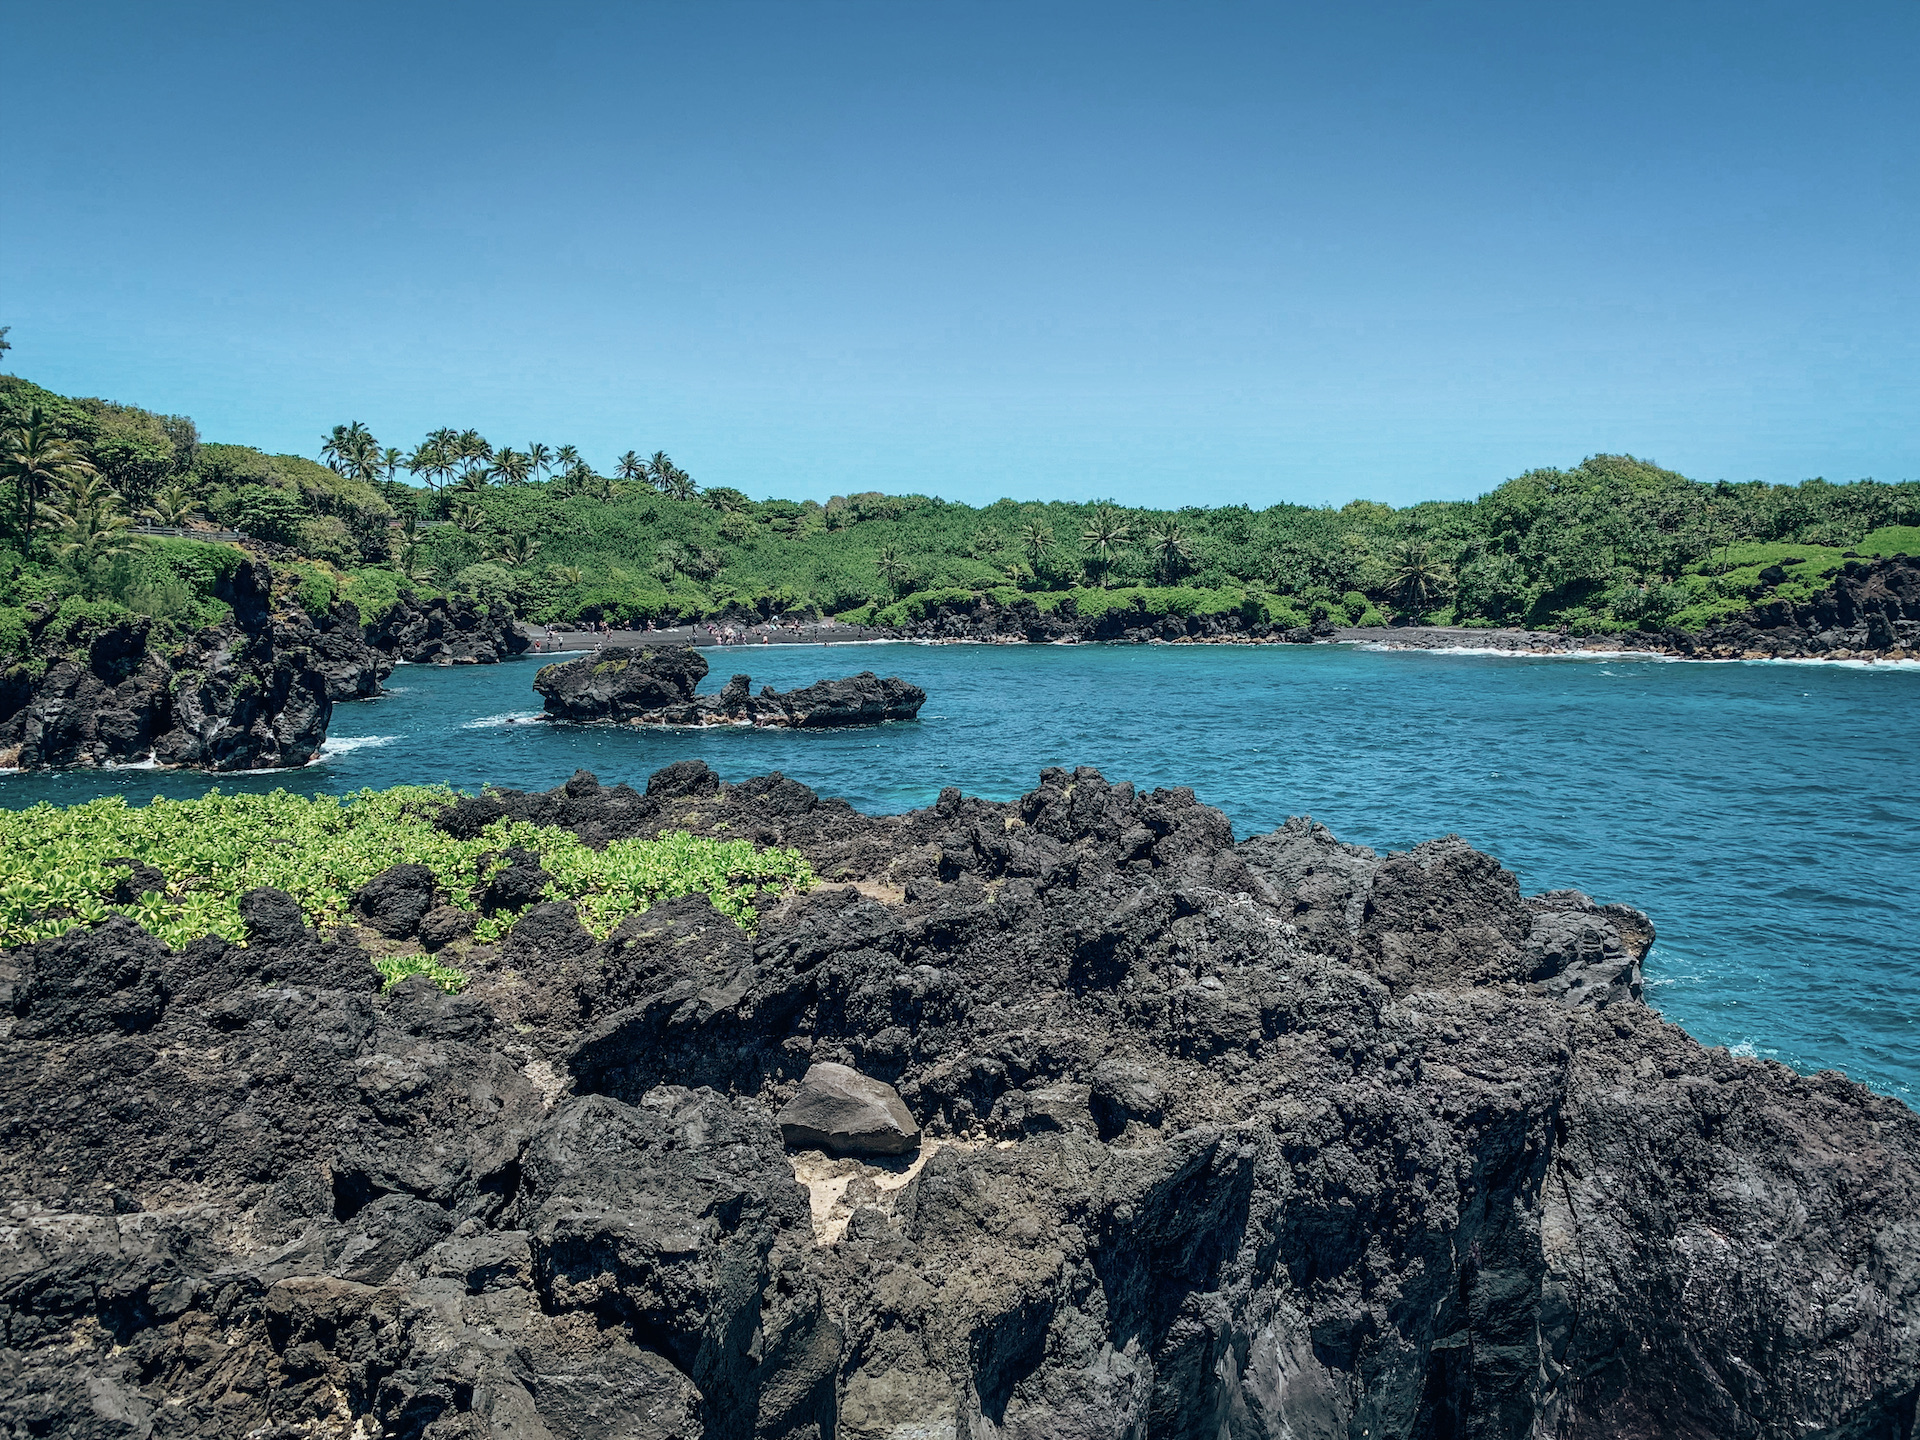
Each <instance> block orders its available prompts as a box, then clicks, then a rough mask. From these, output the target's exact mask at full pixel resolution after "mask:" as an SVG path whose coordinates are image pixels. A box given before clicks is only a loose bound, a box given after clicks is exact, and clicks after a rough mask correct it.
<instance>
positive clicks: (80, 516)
mask: <svg viewBox="0 0 1920 1440" xmlns="http://www.w3.org/2000/svg"><path fill="white" fill-rule="evenodd" d="M54 513H55V514H56V515H57V516H58V517H59V524H60V539H58V540H57V541H55V542H54V546H53V550H54V553H55V554H56V555H58V556H59V557H60V558H61V559H63V560H65V561H67V562H68V563H69V564H71V565H72V566H73V568H74V569H75V570H76V571H78V572H79V573H80V574H82V575H85V574H88V573H89V572H91V571H92V570H93V568H94V566H96V565H98V564H99V563H100V562H101V561H102V560H111V559H112V558H113V557H114V556H116V555H124V554H126V553H127V551H129V550H131V549H132V548H133V547H134V544H135V540H134V537H133V536H132V535H131V534H130V533H129V532H130V531H131V530H132V529H133V521H132V520H131V519H129V518H128V516H127V514H126V512H125V511H124V510H122V509H121V508H120V496H119V493H118V492H117V491H116V490H114V488H113V487H112V486H111V485H109V484H107V482H106V480H105V479H104V478H103V477H102V476H101V475H100V474H99V473H98V472H97V471H93V470H88V471H86V472H84V473H78V474H75V475H72V476H71V477H69V479H68V480H67V484H66V495H65V497H64V500H63V504H62V506H61V508H60V509H59V510H57V511H55V512H54Z"/></svg>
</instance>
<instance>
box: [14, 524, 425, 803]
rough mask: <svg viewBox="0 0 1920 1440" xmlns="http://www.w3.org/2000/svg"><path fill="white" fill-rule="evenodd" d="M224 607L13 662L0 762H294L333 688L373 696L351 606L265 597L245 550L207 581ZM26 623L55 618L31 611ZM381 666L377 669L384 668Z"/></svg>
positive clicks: (269, 586) (309, 751)
mask: <svg viewBox="0 0 1920 1440" xmlns="http://www.w3.org/2000/svg"><path fill="white" fill-rule="evenodd" d="M215 590H216V594H217V596H218V598H219V599H221V600H223V601H225V602H226V603H227V604H228V605H229V606H231V607H232V612H233V613H232V615H231V616H230V617H229V618H228V619H227V620H225V621H222V622H221V623H220V624H218V625H213V626H209V627H207V628H205V629H203V630H200V631H198V632H196V633H195V634H193V635H191V636H190V637H188V638H187V639H186V640H184V641H182V642H180V643H178V644H174V645H163V644H161V643H159V641H158V637H156V636H155V635H154V633H153V624H152V622H151V621H148V620H129V621H123V622H121V623H119V624H116V625H112V626H108V627H106V628H104V629H102V630H101V631H99V632H98V633H96V634H95V635H94V636H93V637H92V639H91V640H90V641H89V642H88V644H87V647H86V650H85V652H84V654H81V655H77V656H76V655H65V654H58V655H53V656H43V657H40V658H41V659H42V660H43V662H44V668H42V669H41V670H40V673H39V674H38V675H37V676H33V677H32V678H28V667H27V666H26V665H24V664H17V665H15V666H14V667H13V668H12V670H11V671H10V672H9V675H8V680H9V682H10V683H8V684H5V685H0V764H11V765H16V766H18V767H20V768H21V769H24V770H35V769H45V768H49V767H54V766H62V765H109V764H127V763H131V762H136V761H142V760H147V759H152V760H154V761H155V762H157V763H159V764H162V765H177V766H185V767H191V768H195V769H202V770H259V769H267V768H272V767H276V766H296V765H304V764H306V763H307V762H308V761H309V760H311V759H312V758H313V757H314V755H315V754H316V753H317V752H318V751H319V749H320V746H321V743H322V742H323V741H324V740H325V739H326V737H327V724H328V721H329V720H330V719H331V717H332V714H333V702H334V700H335V699H336V698H339V699H347V698H351V697H352V695H353V694H358V693H367V694H371V693H374V692H375V691H377V690H378V688H379V676H380V675H382V674H384V673H386V670H383V669H381V668H380V660H379V657H378V656H376V655H375V654H374V653H373V652H372V651H371V650H370V649H369V648H368V647H367V646H366V645H365V643H364V642H363V641H362V640H361V639H360V637H359V632H358V627H357V624H356V623H354V622H353V621H352V618H351V617H352V616H353V611H352V610H351V609H350V608H348V607H345V606H338V607H336V609H335V610H333V611H329V612H328V613H327V614H326V615H323V616H322V617H321V618H320V619H319V620H316V619H315V618H314V617H313V616H311V615H309V614H308V613H307V612H306V611H305V610H304V609H302V608H300V607H299V606H297V605H292V604H287V603H276V597H275V595H274V592H273V572H272V570H271V569H270V568H269V567H268V565H267V564H266V562H264V561H261V560H253V559H248V560H245V561H243V562H242V563H241V564H239V565H238V566H237V567H236V568H235V569H234V571H233V572H232V573H231V574H230V575H227V576H225V577H223V578H222V579H221V580H220V582H219V583H218V585H217V586H216V587H215ZM32 613H33V615H34V617H35V622H36V623H35V624H34V625H30V626H29V629H30V630H33V631H38V630H46V629H48V628H49V627H51V626H52V625H53V622H54V621H55V620H56V619H57V618H58V607H57V606H56V605H45V604H43V605H41V606H39V607H37V608H36V609H34V610H33V612H32ZM391 668H392V667H391V665H390V664H389V665H387V667H386V669H387V670H390V669H391Z"/></svg>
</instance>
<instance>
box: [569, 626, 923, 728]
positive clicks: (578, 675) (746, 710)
mask: <svg viewBox="0 0 1920 1440" xmlns="http://www.w3.org/2000/svg"><path fill="white" fill-rule="evenodd" d="M706 676H707V659H706V657H705V656H704V655H702V654H701V653H700V652H699V651H698V650H696V649H694V648H693V647H692V646H688V645H677V646H664V647H660V648H657V649H651V650H649V649H645V648H625V647H621V646H610V647H608V648H607V649H604V650H597V651H595V652H594V653H593V654H591V655H587V656H583V657H581V658H580V659H578V660H564V661H560V662H557V663H555V664H552V665H547V666H543V667H542V668H541V670H540V673H539V674H538V675H536V676H535V677H534V680H533V688H534V689H535V690H536V691H538V692H539V695H540V698H541V701H542V702H543V703H544V705H545V706H546V713H547V714H548V715H549V716H550V717H551V718H553V719H556V720H575V721H581V722H584V723H596V722H606V721H612V722H616V723H620V724H625V725H768V726H777V727H780V728H783V729H792V730H825V729H831V728H836V727H839V726H845V725H880V724H884V723H885V722H887V721H889V720H912V719H914V718H915V717H916V716H918V715H919V713H920V707H921V706H922V705H924V704H926V703H927V692H926V691H924V690H922V689H921V688H920V687H919V686H918V685H910V684H908V683H907V682H906V681H905V680H901V679H899V678H897V677H895V676H888V677H887V678H886V679H884V680H883V679H881V678H880V677H879V676H878V675H876V674H874V673H873V672H872V671H871V670H863V671H861V672H860V673H859V674H858V675H849V676H847V677H845V678H844V679H840V680H816V681H815V682H814V683H813V684H811V685H803V686H801V687H800V688H798V689H795V690H786V691H780V690H775V689H774V688H773V687H772V686H771V685H766V686H762V687H761V690H760V693H759V694H758V695H755V694H754V693H753V677H752V676H749V675H736V676H734V677H733V678H732V679H731V680H729V681H728V682H727V683H726V686H725V687H724V688H723V689H721V690H719V691H717V692H715V693H714V694H712V695H698V694H695V693H694V692H695V690H696V689H697V687H698V686H699V684H700V682H701V681H702V680H704V679H705V678H706Z"/></svg>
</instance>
